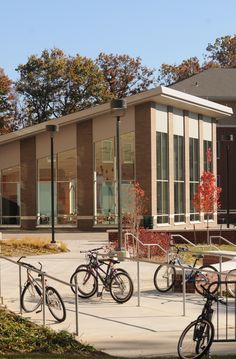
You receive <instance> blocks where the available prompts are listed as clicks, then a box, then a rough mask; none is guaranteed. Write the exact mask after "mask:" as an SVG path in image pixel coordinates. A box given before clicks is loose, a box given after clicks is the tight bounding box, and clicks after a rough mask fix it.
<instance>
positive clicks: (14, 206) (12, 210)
mask: <svg viewBox="0 0 236 359" xmlns="http://www.w3.org/2000/svg"><path fill="white" fill-rule="evenodd" d="M1 224H3V225H4V224H5V225H19V224H20V169H19V167H18V166H15V167H11V168H6V169H3V170H2V171H1Z"/></svg>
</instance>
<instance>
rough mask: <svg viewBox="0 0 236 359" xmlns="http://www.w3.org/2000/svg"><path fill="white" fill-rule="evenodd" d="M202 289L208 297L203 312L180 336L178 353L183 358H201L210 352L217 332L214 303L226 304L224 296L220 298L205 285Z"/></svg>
mask: <svg viewBox="0 0 236 359" xmlns="http://www.w3.org/2000/svg"><path fill="white" fill-rule="evenodd" d="M213 284H214V283H213ZM213 284H212V285H213ZM202 291H203V295H204V297H205V298H206V303H205V304H204V307H203V309H202V313H201V314H200V315H199V317H198V318H197V319H196V320H194V321H193V322H192V323H190V324H189V325H188V326H187V327H186V328H185V329H184V331H183V333H182V334H181V336H180V338H179V342H178V355H179V358H181V359H190V358H191V359H199V358H201V357H202V356H203V355H204V354H206V353H207V352H208V350H209V349H210V346H211V344H212V342H213V339H214V334H215V330H214V326H213V324H212V315H213V312H214V310H213V309H212V305H213V303H214V302H219V303H221V304H224V305H225V304H226V302H225V301H224V300H223V299H222V298H219V297H218V296H217V295H216V294H212V293H211V292H210V290H209V289H206V288H204V287H203V286H202Z"/></svg>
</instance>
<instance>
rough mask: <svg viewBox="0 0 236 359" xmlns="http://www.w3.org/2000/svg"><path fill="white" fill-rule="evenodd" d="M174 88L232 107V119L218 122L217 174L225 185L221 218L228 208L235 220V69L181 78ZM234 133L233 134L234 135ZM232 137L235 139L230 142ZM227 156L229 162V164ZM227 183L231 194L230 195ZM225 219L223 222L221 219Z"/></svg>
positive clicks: (219, 182) (214, 70) (224, 215)
mask: <svg viewBox="0 0 236 359" xmlns="http://www.w3.org/2000/svg"><path fill="white" fill-rule="evenodd" d="M170 87H171V88H173V89H175V90H178V91H183V92H185V93H189V94H191V95H194V96H198V97H201V98H205V99H207V100H210V101H214V102H217V103H220V104H222V105H225V106H229V107H231V108H232V109H233V114H232V116H231V118H230V120H229V119H228V118H227V120H226V119H225V118H219V119H218V121H217V135H216V137H217V176H218V185H219V186H220V187H222V193H221V208H220V210H219V219H221V222H226V221H227V218H226V217H227V208H228V210H230V218H229V222H230V223H234V224H235V223H236V191H235V190H234V183H235V181H236V165H235V160H234V153H236V68H230V69H228V68H212V69H209V70H206V71H203V72H201V73H199V74H197V75H194V76H192V77H190V78H188V79H186V80H183V81H180V82H178V83H176V84H174V85H171V86H170ZM232 135H233V136H232ZM229 139H233V141H229ZM227 157H228V163H227ZM227 183H228V191H229V192H228V193H229V194H228V196H227ZM222 219H223V221H222Z"/></svg>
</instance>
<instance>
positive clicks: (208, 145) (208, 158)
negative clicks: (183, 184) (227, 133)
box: [203, 140, 212, 172]
mask: <svg viewBox="0 0 236 359" xmlns="http://www.w3.org/2000/svg"><path fill="white" fill-rule="evenodd" d="M203 151H204V152H203V156H204V171H209V172H212V142H211V141H207V140H204V141H203Z"/></svg>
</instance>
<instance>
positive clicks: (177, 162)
mask: <svg viewBox="0 0 236 359" xmlns="http://www.w3.org/2000/svg"><path fill="white" fill-rule="evenodd" d="M174 207H175V214H174V221H175V222H184V221H185V190H184V137H183V136H178V135H174Z"/></svg>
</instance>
